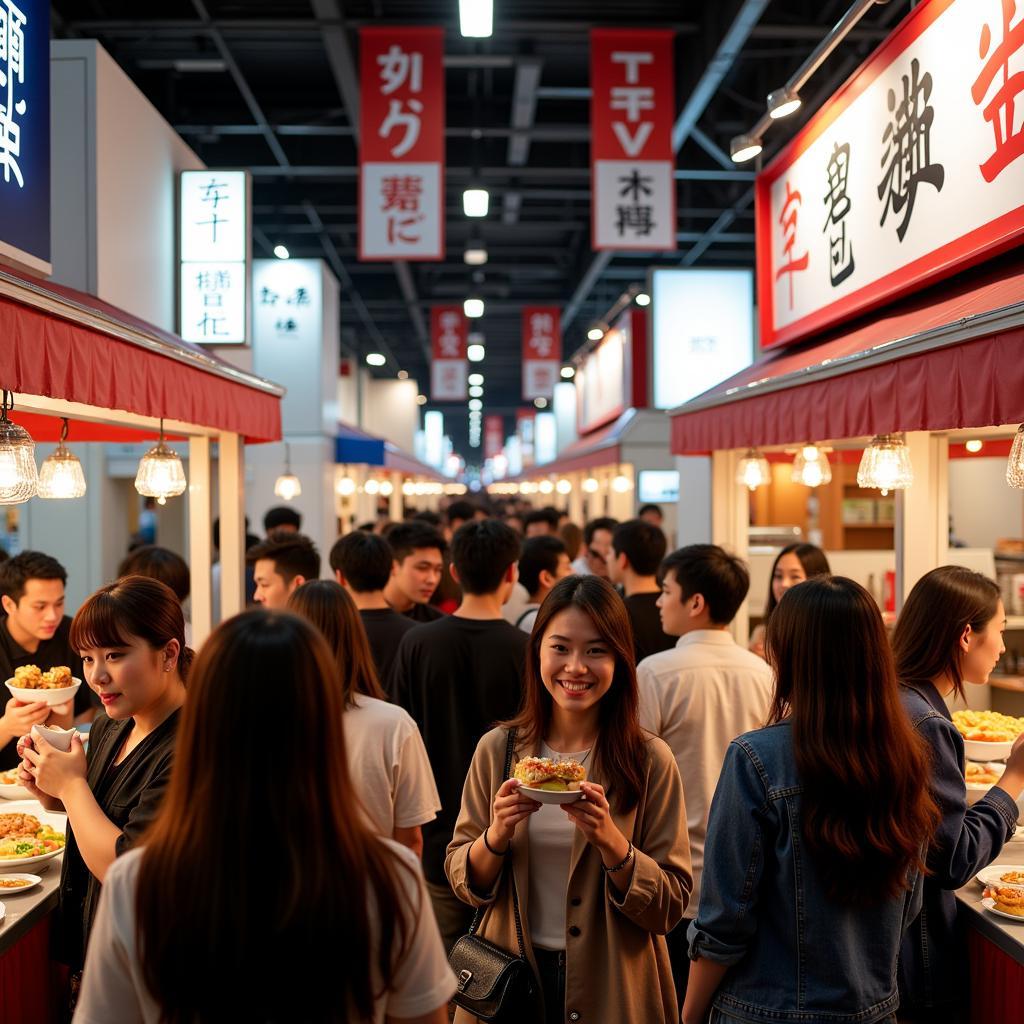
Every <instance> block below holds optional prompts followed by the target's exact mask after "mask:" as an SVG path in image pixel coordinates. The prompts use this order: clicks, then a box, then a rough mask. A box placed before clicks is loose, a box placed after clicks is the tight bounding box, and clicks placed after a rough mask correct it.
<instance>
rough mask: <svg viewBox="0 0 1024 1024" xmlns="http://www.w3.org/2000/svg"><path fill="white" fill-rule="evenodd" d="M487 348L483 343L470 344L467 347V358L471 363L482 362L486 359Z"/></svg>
mask: <svg viewBox="0 0 1024 1024" xmlns="http://www.w3.org/2000/svg"><path fill="white" fill-rule="evenodd" d="M484 355H485V350H484V347H483V345H470V346H469V347H468V348H467V349H466V358H467V359H468V360H469V361H470V362H471V363H482V362H483V361H484Z"/></svg>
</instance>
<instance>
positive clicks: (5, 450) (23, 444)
mask: <svg viewBox="0 0 1024 1024" xmlns="http://www.w3.org/2000/svg"><path fill="white" fill-rule="evenodd" d="M13 407H14V396H13V395H12V394H11V392H10V391H4V392H0V505H20V504H21V503H22V502H25V501H28V499H29V498H31V497H33V496H34V495H35V494H36V491H37V490H38V488H39V475H38V473H37V472H36V445H35V442H34V441H33V440H32V438H31V437H30V436H29V432H28V431H27V430H25V428H24V427H19V426H18V424H17V423H12V422H11V421H10V420H9V419H8V418H7V413H8V412H9V411H10V410H11V409H12V408H13Z"/></svg>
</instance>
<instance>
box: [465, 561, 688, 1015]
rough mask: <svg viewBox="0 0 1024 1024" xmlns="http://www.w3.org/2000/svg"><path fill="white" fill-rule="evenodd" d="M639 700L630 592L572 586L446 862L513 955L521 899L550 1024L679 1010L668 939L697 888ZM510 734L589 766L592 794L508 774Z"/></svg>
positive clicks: (662, 753)
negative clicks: (572, 796) (543, 788)
mask: <svg viewBox="0 0 1024 1024" xmlns="http://www.w3.org/2000/svg"><path fill="white" fill-rule="evenodd" d="M637 704H638V696H637V684H636V671H635V666H634V662H633V636H632V629H631V627H630V624H629V616H628V614H627V612H626V608H625V605H624V604H623V603H622V599H621V598H620V597H619V595H618V594H617V593H616V592H615V590H614V589H613V588H612V587H611V585H610V584H609V583H608V582H607V581H605V580H603V579H600V578H598V577H596V576H572V577H569V578H567V579H564V580H561V581H560V582H559V583H558V584H557V585H556V586H555V588H554V589H553V590H552V591H551V593H550V594H549V595H548V597H547V598H546V600H545V601H544V603H543V605H541V608H540V611H539V612H538V614H537V620H536V623H535V624H534V627H533V632H532V634H531V637H530V648H529V655H528V658H527V664H526V673H525V682H524V694H523V705H522V710H521V711H520V713H519V715H518V716H517V717H516V718H515V719H514V720H513V721H511V722H508V723H505V724H504V725H502V726H500V727H498V728H495V729H493V730H491V731H490V732H489V733H487V734H486V735H485V736H484V737H483V738H482V739H481V741H480V743H479V745H478V747H477V750H476V753H475V755H474V757H473V762H472V764H471V766H470V770H469V777H468V779H467V780H466V785H465V790H464V792H463V797H462V810H461V813H460V815H459V819H458V823H457V824H456V827H455V835H454V838H453V840H452V843H451V845H450V846H449V847H448V854H447V859H446V862H445V870H446V872H447V874H448V879H449V881H450V883H451V885H452V888H453V890H454V891H455V894H456V895H457V896H458V897H459V898H460V899H461V900H463V901H464V902H465V903H468V904H469V905H470V906H473V907H477V908H483V913H482V921H481V924H480V928H479V931H478V932H477V933H476V934H477V935H478V936H479V937H480V938H482V939H484V940H487V941H489V942H491V943H493V944H495V945H497V946H499V947H501V948H503V949H504V950H506V951H508V952H510V953H513V954H517V953H518V952H519V949H518V945H519V938H518V936H517V927H516V917H517V914H516V903H518V910H519V914H518V916H519V918H520V920H521V924H522V940H523V947H524V948H523V950H522V952H523V954H524V955H525V957H526V959H527V960H528V961H529V963H530V966H531V968H532V969H533V971H534V972H535V973H536V975H537V977H538V978H539V980H540V988H541V991H542V994H543V1000H544V1015H543V1020H545V1021H548V1022H556V1021H557V1022H562V1021H565V1020H570V1021H576V1020H581V1021H602V1020H607V1021H612V1020H615V1021H620V1020H621V1021H627V1020H628V1021H644V1024H659V1022H666V1024H668V1022H671V1024H675V1022H676V1021H678V1019H679V1009H678V1007H677V1005H676V996H675V988H674V986H673V983H672V970H671V966H670V964H669V958H668V949H667V946H666V944H665V939H664V935H665V933H666V932H668V931H670V930H671V929H672V928H673V927H674V926H675V925H676V924H678V923H679V921H680V920H681V919H682V916H683V911H684V910H685V908H686V904H687V902H688V900H689V897H690V890H691V887H692V877H691V875H690V851H689V842H688V839H687V831H686V809H685V806H684V803H683V788H682V782H681V781H680V779H679V772H678V770H677V768H676V764H675V759H674V758H673V756H672V752H671V751H670V750H669V748H668V746H667V745H666V744H665V743H664V742H663V741H662V740H660V739H658V738H657V737H654V736H651V735H650V734H648V733H645V732H644V731H643V730H642V729H641V727H640V724H639V720H638V717H637ZM510 734H511V737H512V738H511V740H510ZM510 743H511V747H512V751H511V752H512V753H513V758H512V762H513V764H514V763H515V761H516V760H519V759H525V758H531V757H538V756H540V757H548V758H550V759H552V760H574V761H576V762H577V763H578V764H579V765H580V766H582V769H583V770H584V771H585V773H586V777H587V781H582V782H580V783H579V792H580V794H581V796H580V798H579V799H578V800H575V801H573V802H567V803H558V804H546V803H541V802H539V801H538V800H535V799H532V798H531V795H530V794H527V792H526V791H525V790H524V789H523V788H522V784H521V783H520V782H519V781H518V780H517V779H514V778H506V776H505V765H506V760H507V753H508V752H509V746H510ZM537 795H539V796H540V797H541V799H545V798H546V796H547V794H537ZM553 795H554V796H556V798H557V799H559V800H561V799H565V798H566V797H565V795H564V794H553ZM457 948H458V947H456V949H457ZM455 959H456V954H455V953H453V960H455ZM457 1001H458V998H457ZM455 1019H456V1021H461V1022H468V1021H470V1020H472V1019H473V1018H472V1015H471V1014H470V1013H468V1012H467V1011H466V1010H464V1009H460V1010H459V1011H458V1012H457V1013H456V1018H455Z"/></svg>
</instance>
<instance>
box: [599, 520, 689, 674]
mask: <svg viewBox="0 0 1024 1024" xmlns="http://www.w3.org/2000/svg"><path fill="white" fill-rule="evenodd" d="M667 546H668V545H667V542H666V540H665V534H664V533H662V531H661V530H660V529H658V527H657V526H654V525H653V524H652V523H648V522H644V520H642V519H630V520H629V521H628V522H626V523H620V524H619V525H618V526H616V527H615V530H614V531H613V533H612V550H611V553H610V554H609V556H608V575H609V577H610V579H611V581H612V583H616V584H619V585H621V586H622V589H623V596H624V600H625V602H626V611H628V612H629V619H630V621H631V622H632V623H633V643H634V646H635V649H636V660H637V664H639V663H640V662H641V661H643V659H644V658H646V657H647V656H648V655H651V654H657V653H658V651H667V650H668V649H669V648H670V647H675V645H676V640H677V639H678V638H677V637H674V636H669V635H668V634H667V633H665V632H664V631H663V630H662V628H661V613H660V612H659V611H658V604H657V601H658V597H659V596H660V595H661V587H660V586H659V585H658V578H657V573H658V566H659V565H661V560H662V559H663V558H664V557H665V550H666V548H667Z"/></svg>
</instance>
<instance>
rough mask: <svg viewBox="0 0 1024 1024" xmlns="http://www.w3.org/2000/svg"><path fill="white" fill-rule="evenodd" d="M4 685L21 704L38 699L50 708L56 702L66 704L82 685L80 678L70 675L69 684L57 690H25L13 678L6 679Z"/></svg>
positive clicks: (34, 701) (33, 702)
mask: <svg viewBox="0 0 1024 1024" xmlns="http://www.w3.org/2000/svg"><path fill="white" fill-rule="evenodd" d="M5 685H6V686H7V689H8V690H10V691H11V696H12V697H13V698H14V699H15V700H20V701H21V702H22V703H23V704H37V703H39V701H43V703H44V704H49V705H50V707H51V708H52V707H55V706H56V705H57V704H66V703H67V702H68V701H69V700H71V699H72V698H73V697H74V695H75V694H76V693H77V692H78V688H79V687H80V686H81V685H82V680H81V679H78V678H76V677H75V676H72V677H71V685H70V686H62V687H61V688H60V689H59V690H42V689H32V690H27V689H25V687H23V686H18V685H17V683H15V681H14V680H13V679H8V680H7V682H6V684H5Z"/></svg>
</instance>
